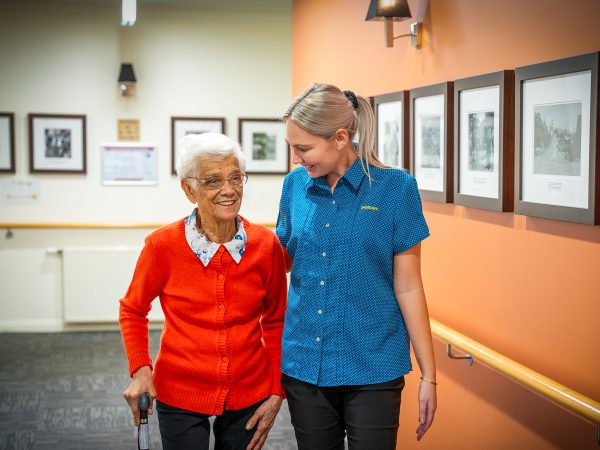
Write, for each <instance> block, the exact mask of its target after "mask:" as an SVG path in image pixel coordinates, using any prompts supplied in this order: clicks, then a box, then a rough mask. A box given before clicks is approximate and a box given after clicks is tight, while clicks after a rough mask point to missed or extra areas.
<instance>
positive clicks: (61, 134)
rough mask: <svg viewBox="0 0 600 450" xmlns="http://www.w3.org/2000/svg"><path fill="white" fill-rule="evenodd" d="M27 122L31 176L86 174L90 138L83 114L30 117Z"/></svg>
mask: <svg viewBox="0 0 600 450" xmlns="http://www.w3.org/2000/svg"><path fill="white" fill-rule="evenodd" d="M28 118H29V172H30V173H40V174H42V173H47V174H65V175H66V174H85V173H86V171H87V144H86V141H87V136H86V116H85V115H84V114H38V113H30V114H29V115H28Z"/></svg>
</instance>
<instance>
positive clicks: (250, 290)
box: [119, 219, 286, 415]
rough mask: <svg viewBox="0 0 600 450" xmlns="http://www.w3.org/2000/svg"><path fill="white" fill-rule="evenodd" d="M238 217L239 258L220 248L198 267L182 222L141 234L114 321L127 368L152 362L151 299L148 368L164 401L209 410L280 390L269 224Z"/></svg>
mask: <svg viewBox="0 0 600 450" xmlns="http://www.w3.org/2000/svg"><path fill="white" fill-rule="evenodd" d="M242 220H243V222H244V229H245V231H246V235H247V236H248V242H247V245H246V251H245V252H244V255H243V257H242V260H241V261H240V263H239V265H238V264H236V262H235V261H234V260H233V259H232V258H231V255H230V254H229V252H228V251H227V250H226V249H225V247H223V246H221V247H220V248H219V251H218V252H217V253H216V254H215V256H213V258H212V259H211V261H210V263H209V264H208V266H207V267H204V265H203V264H202V263H201V262H200V260H199V259H198V258H197V257H196V255H194V253H193V252H192V250H191V249H190V247H189V245H188V243H187V240H186V237H185V231H184V223H183V220H180V221H178V222H175V223H172V224H170V225H166V226H164V227H162V228H160V229H158V230H156V231H155V232H153V233H152V234H150V235H149V236H148V237H147V238H146V244H145V246H144V249H143V250H142V253H141V254H140V257H139V260H138V262H137V265H136V268H135V272H134V274H133V280H132V281H131V285H130V286H129V289H128V291H127V293H126V294H125V297H123V298H122V299H121V301H120V303H121V307H120V314H119V323H120V325H121V332H122V335H123V342H124V344H125V351H126V353H127V359H128V361H129V372H130V375H131V374H133V373H134V372H135V371H136V370H137V369H139V368H140V367H142V366H144V365H150V366H152V360H151V358H150V355H149V354H148V319H147V318H146V316H147V314H148V311H150V307H151V305H150V303H151V302H152V300H154V298H156V297H160V304H161V307H162V310H163V312H164V315H165V324H164V328H163V332H162V336H161V340H160V350H159V353H158V356H157V358H156V364H155V367H154V371H153V374H154V384H155V386H156V390H157V394H158V399H159V400H160V401H161V402H163V403H166V404H168V405H171V406H174V407H176V408H181V409H186V410H189V411H195V412H199V413H203V414H211V415H218V414H222V413H223V409H227V410H236V409H242V408H245V407H247V406H250V405H252V404H254V403H256V402H258V401H260V400H262V399H264V398H266V397H268V396H269V395H272V394H277V395H282V396H283V388H282V387H281V382H280V378H281V372H280V359H281V333H282V330H283V315H284V311H285V304H286V275H285V263H284V257H283V252H282V250H281V246H280V245H279V241H278V240H277V237H276V236H275V234H274V233H273V232H272V231H271V230H269V229H267V228H265V227H262V226H260V225H254V224H251V223H249V222H248V221H247V220H245V219H242Z"/></svg>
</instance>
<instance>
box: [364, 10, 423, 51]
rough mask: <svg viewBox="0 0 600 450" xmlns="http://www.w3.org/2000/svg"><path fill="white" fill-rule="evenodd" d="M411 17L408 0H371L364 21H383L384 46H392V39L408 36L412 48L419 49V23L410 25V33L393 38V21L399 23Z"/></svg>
mask: <svg viewBox="0 0 600 450" xmlns="http://www.w3.org/2000/svg"><path fill="white" fill-rule="evenodd" d="M411 17H412V15H411V14H410V8H409V7H408V0H371V3H369V10H368V11H367V17H365V21H368V20H383V21H384V30H385V45H386V46H387V47H393V46H394V39H398V38H401V37H405V36H410V37H411V39H410V41H411V44H412V45H413V47H417V48H419V47H421V22H414V23H411V24H410V33H408V34H401V35H399V36H394V21H396V22H401V21H402V20H406V19H410V18H411Z"/></svg>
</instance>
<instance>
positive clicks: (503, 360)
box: [430, 319, 600, 426]
mask: <svg viewBox="0 0 600 450" xmlns="http://www.w3.org/2000/svg"><path fill="white" fill-rule="evenodd" d="M430 321H431V332H432V333H433V335H434V336H435V337H437V338H438V339H440V340H442V341H444V342H447V343H449V344H452V345H455V346H456V347H458V348H460V349H461V350H463V351H464V352H467V353H468V354H469V355H471V356H472V357H473V358H474V359H476V360H478V361H480V362H482V363H483V364H485V365H487V366H489V367H491V368H493V369H495V370H497V371H498V372H500V373H501V374H503V375H504V376H506V377H507V378H510V379H512V380H515V381H517V382H519V383H521V384H523V385H524V386H526V387H528V388H530V389H531V390H533V391H534V392H536V393H538V394H540V395H542V396H544V397H546V398H548V399H550V400H552V401H553V402H556V403H558V404H559V405H561V406H563V407H565V408H567V409H568V410H570V411H572V412H574V413H576V414H578V415H580V416H582V417H583V418H585V419H587V420H588V421H590V422H592V423H593V424H594V425H597V426H598V425H600V403H598V402H597V401H595V400H592V399H591V398H589V397H586V396H585V395H583V394H580V393H579V392H576V391H574V390H573V389H570V388H568V387H566V386H563V385H562V384H560V383H557V382H556V381H554V380H551V379H550V378H548V377H545V376H544V375H542V374H540V373H538V372H535V371H533V370H531V369H529V368H527V367H525V366H524V365H522V364H519V363H518V362H516V361H514V360H512V359H510V358H507V357H506V356H504V355H502V354H500V353H498V352H496V351H494V350H492V349H490V348H488V347H486V346H484V345H482V344H480V343H479V342H476V341H474V340H472V339H470V338H468V337H467V336H465V335H463V334H461V333H459V332H458V331H456V330H453V329H452V328H450V327H447V326H446V325H443V324H441V323H440V322H438V321H437V320H434V319H431V320H430Z"/></svg>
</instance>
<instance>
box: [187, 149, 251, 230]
mask: <svg viewBox="0 0 600 450" xmlns="http://www.w3.org/2000/svg"><path fill="white" fill-rule="evenodd" d="M197 173H198V175H197V178H198V179H197V180H196V188H195V189H192V188H189V186H187V185H185V186H184V191H185V193H186V195H187V197H188V199H189V200H190V201H191V202H192V203H196V204H197V205H198V212H199V214H200V217H204V218H212V220H214V221H216V222H228V221H231V220H234V219H235V218H236V217H237V214H238V212H239V210H240V207H241V206H242V194H243V192H244V186H243V184H242V185H240V186H234V185H233V184H231V183H230V182H229V178H230V177H232V176H233V177H234V178H235V175H236V174H240V173H242V171H241V170H240V166H239V163H238V160H237V158H236V157H235V156H228V157H226V158H225V159H223V160H210V159H209V160H204V161H202V162H201V163H200V164H199V167H198V171H197ZM219 182H224V183H223V185H222V186H221V187H219V188H215V186H217V185H218V184H219Z"/></svg>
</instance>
